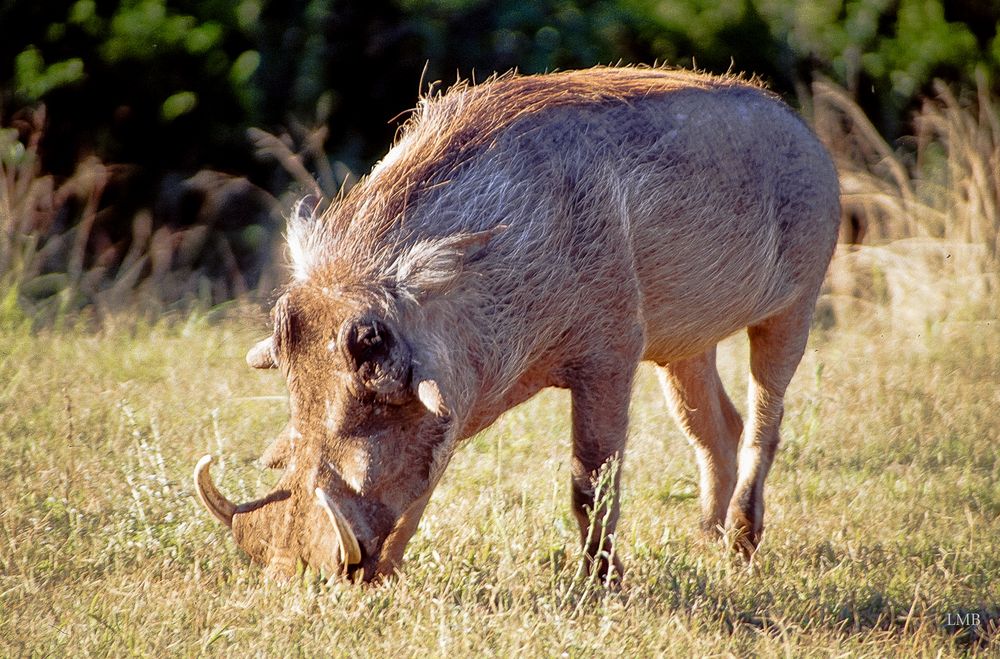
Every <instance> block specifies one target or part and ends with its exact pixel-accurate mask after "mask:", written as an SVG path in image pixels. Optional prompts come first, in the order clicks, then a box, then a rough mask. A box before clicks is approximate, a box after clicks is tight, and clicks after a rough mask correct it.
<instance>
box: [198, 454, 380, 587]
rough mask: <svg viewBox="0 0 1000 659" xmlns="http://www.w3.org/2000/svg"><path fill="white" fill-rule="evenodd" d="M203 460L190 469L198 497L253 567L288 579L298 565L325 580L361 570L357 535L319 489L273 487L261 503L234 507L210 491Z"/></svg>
mask: <svg viewBox="0 0 1000 659" xmlns="http://www.w3.org/2000/svg"><path fill="white" fill-rule="evenodd" d="M212 462H213V457H212V456H210V455H206V456H205V457H203V458H202V459H201V460H200V461H199V462H198V465H197V466H196V467H195V470H194V482H195V488H196V490H197V492H198V498H199V499H200V500H201V502H202V504H204V506H205V507H206V508H207V509H208V511H209V512H210V513H212V514H213V515H214V516H215V517H216V518H217V519H218V520H219V521H220V522H222V523H223V524H225V525H226V526H227V527H228V528H230V529H232V531H233V538H234V539H235V540H236V544H237V545H239V547H240V548H241V549H243V551H245V552H246V553H247V554H248V555H249V556H250V558H251V560H253V561H254V562H256V563H259V564H261V565H264V566H266V567H267V569H268V572H269V573H270V574H272V575H274V576H278V577H290V576H293V575H294V574H295V572H296V569H297V566H298V562H299V561H300V560H301V561H302V562H303V563H305V564H306V565H308V566H310V567H312V568H314V569H316V570H318V571H320V572H321V573H322V574H324V575H328V576H331V577H333V576H335V575H336V576H340V577H348V578H353V577H354V576H355V575H356V572H357V570H358V568H360V567H361V565H362V559H363V554H362V550H361V545H360V543H359V542H358V538H357V536H356V535H355V534H354V531H353V529H352V528H351V525H350V523H349V522H348V521H347V519H346V517H345V516H344V514H343V513H342V512H341V510H340V508H339V506H338V505H337V503H336V502H335V501H334V500H333V498H331V497H330V496H329V495H328V494H327V493H326V491H325V490H323V488H321V487H315V488H313V490H312V491H311V492H307V491H305V490H304V488H292V489H284V488H282V487H280V486H279V487H278V488H277V489H276V490H275V491H274V492H271V493H270V494H269V495H267V496H266V497H264V498H262V499H258V500H256V501H252V502H249V503H243V504H239V505H236V504H234V503H233V502H231V501H229V499H227V498H226V497H225V496H224V495H223V494H222V493H221V492H219V490H218V489H217V488H216V487H215V483H214V482H213V481H212V476H211V474H210V472H209V468H210V466H211V464H212Z"/></svg>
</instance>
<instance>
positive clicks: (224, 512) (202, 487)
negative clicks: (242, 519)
mask: <svg viewBox="0 0 1000 659" xmlns="http://www.w3.org/2000/svg"><path fill="white" fill-rule="evenodd" d="M214 460H215V458H213V457H212V456H211V455H206V456H205V457H203V458H202V459H201V460H199V461H198V465H197V466H196V467H195V468H194V486H195V489H196V490H197V491H198V498H199V499H201V503H202V504H203V505H204V506H205V507H206V508H208V512H210V513H212V514H213V515H215V517H216V519H218V520H219V521H220V522H222V523H223V524H225V525H226V526H228V527H229V528H233V515H234V514H235V513H236V505H235V504H234V503H233V502H232V501H230V500H229V499H227V498H226V497H224V496H222V493H221V492H219V490H217V489H216V487H215V483H213V482H212V474H211V473H210V472H209V470H208V468H209V467H210V466H211V465H212V462H213V461H214Z"/></svg>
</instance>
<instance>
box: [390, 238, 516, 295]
mask: <svg viewBox="0 0 1000 659" xmlns="http://www.w3.org/2000/svg"><path fill="white" fill-rule="evenodd" d="M506 229H507V227H506V226H505V225H501V226H497V227H494V228H492V229H489V230H488V231H479V232H477V233H459V234H455V235H453V236H448V237H446V238H438V239H433V240H422V241H420V242H418V243H416V244H415V245H413V247H411V248H410V250H409V251H408V252H407V253H406V254H404V255H403V256H402V257H401V258H400V260H399V262H398V264H397V266H396V284H397V285H398V286H399V288H400V289H401V290H403V291H405V292H406V293H408V294H409V295H412V296H413V297H415V298H416V299H418V300H420V299H423V298H425V297H427V296H428V295H432V294H439V293H444V292H447V290H448V289H449V288H451V287H452V286H453V285H454V284H455V282H456V281H458V278H459V275H461V274H462V270H463V268H464V267H465V266H466V265H468V264H470V263H474V262H475V261H478V260H479V259H481V258H482V257H483V256H484V255H485V254H486V251H487V246H488V244H489V242H490V241H491V240H492V239H493V238H495V237H496V236H497V235H499V234H500V233H503V232H504V231H505V230H506Z"/></svg>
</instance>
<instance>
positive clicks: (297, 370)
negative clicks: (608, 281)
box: [195, 232, 493, 581]
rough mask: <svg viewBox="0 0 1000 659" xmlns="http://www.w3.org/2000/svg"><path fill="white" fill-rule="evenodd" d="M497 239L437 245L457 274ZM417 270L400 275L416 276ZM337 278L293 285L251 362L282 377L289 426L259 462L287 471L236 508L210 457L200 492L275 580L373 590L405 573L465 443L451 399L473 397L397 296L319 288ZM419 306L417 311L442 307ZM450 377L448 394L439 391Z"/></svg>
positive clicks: (475, 237)
mask: <svg viewBox="0 0 1000 659" xmlns="http://www.w3.org/2000/svg"><path fill="white" fill-rule="evenodd" d="M492 235H493V234H492V233H490V232H486V233H483V234H465V235H464V236H462V237H459V238H457V239H456V238H454V237H453V238H452V239H446V240H445V241H443V242H442V243H441V244H440V245H439V246H438V247H440V250H443V252H444V253H450V254H451V255H452V256H455V257H456V258H457V261H452V262H450V266H452V267H451V269H452V270H453V271H459V270H460V269H461V265H462V261H463V259H464V258H465V257H466V256H467V255H468V254H469V253H470V252H475V251H477V250H478V249H479V248H481V247H483V246H484V244H485V242H486V241H487V240H489V238H490V237H491V236H492ZM441 253H442V252H441V251H439V252H438V256H440V255H441ZM418 261H419V260H415V261H410V262H409V264H408V266H407V267H406V268H402V269H401V270H400V272H404V274H406V276H407V277H408V278H409V279H410V280H414V279H416V280H418V281H419V280H421V273H420V272H419V269H420V263H419V262H418ZM431 261H432V262H433V263H437V264H438V265H439V262H438V261H434V260H433V259H432V260H431ZM456 265H457V268H456V267H453V266H456ZM435 267H436V266H435ZM423 274H424V275H427V276H426V277H423V281H425V282H431V283H433V282H440V281H441V280H440V278H435V276H434V273H430V272H424V273H423ZM330 281H331V278H330V277H326V276H318V277H315V278H305V277H302V278H298V279H297V281H295V282H294V283H293V284H292V285H291V286H290V287H289V288H288V289H287V290H286V292H285V293H284V294H283V295H282V296H281V297H280V298H279V300H278V302H277V303H276V304H275V307H274V310H273V319H274V330H273V333H272V335H271V336H270V337H268V338H267V339H265V340H263V341H261V342H260V343H258V344H257V345H256V346H254V347H253V348H252V349H251V350H250V352H249V353H248V354H247V362H248V363H249V364H250V365H251V366H253V367H255V368H277V369H279V370H280V371H281V372H282V373H283V374H284V376H285V378H286V380H287V386H288V391H289V403H290V405H289V407H290V416H291V418H290V421H289V423H288V425H287V426H286V427H285V429H284V431H283V432H282V433H281V434H280V435H279V437H278V438H277V439H276V440H275V441H274V442H273V443H272V445H271V446H270V447H269V448H268V449H267V451H266V452H265V454H264V456H263V458H262V461H263V462H264V463H265V464H266V465H268V466H270V467H274V468H280V469H283V470H284V471H283V474H282V477H281V479H280V481H279V482H278V484H277V487H276V488H275V490H274V491H273V492H271V493H270V494H269V495H267V496H266V497H264V498H262V499H260V500H257V501H253V502H251V503H244V504H240V505H236V504H234V503H232V502H230V501H229V500H227V499H226V498H225V497H224V496H223V495H222V494H221V493H220V492H219V491H218V490H217V489H216V487H215V485H214V484H213V482H212V479H211V476H210V474H209V468H210V465H211V463H212V458H211V457H210V456H206V457H205V458H203V459H202V460H201V462H200V463H199V464H198V466H197V468H196V469H195V483H196V486H197V491H198V495H199V497H200V499H201V501H202V503H203V504H204V505H205V506H206V507H207V508H208V510H209V511H210V512H211V513H212V514H213V515H215V517H216V518H218V519H219V520H220V521H221V522H222V523H223V524H225V525H226V526H228V527H230V528H231V529H232V531H233V536H234V538H235V540H236V542H237V544H238V545H239V546H240V547H241V548H242V549H243V550H244V551H246V552H247V553H248V554H249V555H250V557H251V558H252V559H253V560H254V561H255V562H257V563H260V564H262V565H265V566H267V569H268V571H269V572H270V573H271V574H273V575H276V576H291V575H294V574H295V572H296V569H297V567H298V564H299V561H302V562H304V563H305V564H307V565H309V566H310V567H312V568H314V569H317V570H319V571H321V572H322V573H324V574H326V575H334V574H339V575H345V576H348V577H349V578H351V579H352V580H360V579H363V580H365V581H368V580H371V579H373V578H375V577H377V576H383V575H386V574H390V573H392V572H393V571H394V570H395V569H396V567H397V566H398V565H399V563H400V561H401V558H402V554H403V549H404V548H405V545H406V543H407V541H408V540H409V539H410V537H411V536H412V535H413V532H414V531H415V530H416V526H417V522H418V521H419V519H420V516H421V514H422V513H423V510H424V507H425V506H426V504H427V501H428V499H429V498H430V495H431V491H432V490H433V488H434V485H435V484H436V482H437V480H438V479H439V478H440V475H441V473H442V471H443V470H444V467H445V466H446V465H447V463H448V461H449V459H450V457H451V453H452V451H453V449H454V444H455V442H456V441H457V434H458V428H457V427H456V426H457V422H456V421H455V417H454V415H453V413H452V409H454V408H453V407H451V406H450V405H449V404H448V403H446V401H449V397H448V396H447V395H446V394H447V392H448V391H450V390H453V389H455V388H456V387H457V388H460V389H462V390H468V389H469V387H468V386H467V385H466V384H465V383H461V384H458V383H456V381H455V378H454V371H453V370H449V369H448V368H445V367H443V366H442V363H441V362H443V361H448V359H447V357H446V356H445V355H444V354H443V351H442V350H441V349H440V341H438V343H437V345H438V348H437V349H431V348H428V341H429V339H428V338H427V336H426V334H427V331H428V328H427V325H426V323H425V324H424V325H423V326H422V330H418V329H417V328H415V327H414V325H417V326H419V325H420V322H419V321H416V322H414V321H412V315H411V317H410V318H411V320H410V321H406V320H405V318H406V314H405V313H403V312H402V311H401V310H400V304H398V303H397V302H396V301H394V299H393V298H392V295H391V294H390V295H386V294H385V291H384V290H374V291H373V290H372V288H371V287H369V289H368V290H363V289H358V288H349V287H337V286H329V285H325V284H320V283H317V282H326V284H329V283H330ZM411 283H412V281H411ZM430 288H433V286H431V287H430ZM410 292H411V294H412V293H413V289H412V288H411V289H410ZM432 292H433V291H432ZM439 292H440V291H439ZM410 299H411V302H412V305H411V306H412V307H415V308H417V309H420V310H423V309H426V308H431V307H433V304H432V303H428V301H427V300H426V299H421V300H420V302H419V303H417V302H416V301H415V300H413V299H412V297H411V298H410ZM445 320H446V321H448V322H450V320H449V319H445ZM433 322H441V321H440V319H439V320H438V321H433ZM421 332H423V334H421ZM433 333H435V332H433V331H432V334H433ZM437 335H440V332H437ZM420 337H422V338H420ZM430 343H432V344H433V343H434V341H430ZM449 374H450V375H449ZM442 378H446V379H447V382H445V384H446V385H447V386H444V387H439V385H438V382H439V381H442V382H444V380H442ZM442 390H444V392H445V394H443V393H442ZM460 398H461V397H460Z"/></svg>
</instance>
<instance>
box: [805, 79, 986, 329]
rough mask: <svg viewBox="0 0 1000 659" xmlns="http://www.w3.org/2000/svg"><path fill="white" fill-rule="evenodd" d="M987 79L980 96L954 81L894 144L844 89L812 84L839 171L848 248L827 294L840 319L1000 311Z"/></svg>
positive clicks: (957, 316)
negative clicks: (849, 225)
mask: <svg viewBox="0 0 1000 659" xmlns="http://www.w3.org/2000/svg"><path fill="white" fill-rule="evenodd" d="M987 89H988V87H987V85H986V83H985V81H984V80H980V81H979V89H978V93H977V95H976V96H975V98H974V99H960V98H959V97H957V96H956V95H955V94H954V92H953V91H952V90H951V89H950V88H949V87H948V86H947V85H945V84H944V83H942V82H940V81H938V82H937V83H936V84H935V91H936V95H935V97H934V98H929V99H926V100H925V101H924V104H923V107H922V108H921V110H920V112H919V113H918V114H917V115H916V117H915V118H914V127H915V135H914V136H913V137H911V138H908V139H907V140H904V141H902V142H901V147H900V148H893V147H892V146H890V145H889V144H888V143H887V142H886V141H885V140H884V139H883V138H882V137H881V136H880V135H879V134H878V132H877V131H876V130H875V128H874V127H873V126H872V124H871V122H870V121H869V120H868V118H867V117H866V116H865V114H864V112H863V111H862V110H861V108H860V107H858V105H857V104H856V103H855V102H854V101H853V100H852V99H851V98H850V97H849V96H848V94H847V93H846V92H845V91H844V90H843V89H842V88H840V87H838V86H836V85H834V84H832V83H830V82H826V81H823V82H818V83H816V84H815V85H814V87H813V95H814V98H813V108H814V109H813V112H814V125H815V128H816V130H817V132H818V133H819V135H820V137H821V138H822V139H823V141H824V142H825V143H826V144H827V146H828V147H829V148H830V150H831V151H832V152H833V154H834V157H835V160H836V161H837V167H838V169H839V171H840V177H841V188H842V194H843V196H842V203H843V206H844V213H845V216H846V217H848V218H853V220H854V221H855V222H856V223H857V224H859V225H860V226H861V227H862V228H863V233H864V235H865V239H864V244H862V245H851V246H846V245H842V246H841V247H840V248H839V250H838V253H837V255H836V256H835V258H834V262H833V264H832V266H831V270H830V275H829V278H828V283H827V295H826V297H825V302H826V303H827V304H828V305H829V307H828V308H832V309H833V310H834V313H835V314H837V315H838V316H840V317H847V318H851V319H852V320H854V321H857V320H859V319H865V318H869V319H871V318H881V319H882V320H888V321H889V322H890V324H891V325H892V326H893V327H896V328H912V327H914V326H917V327H925V326H927V325H928V324H934V323H937V322H939V321H965V320H976V319H983V318H995V317H996V316H997V314H998V306H1000V305H998V299H997V297H998V293H1000V238H998V232H1000V116H998V114H997V108H996V105H995V103H994V100H993V99H992V98H991V97H990V95H989V93H988V91H987Z"/></svg>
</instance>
